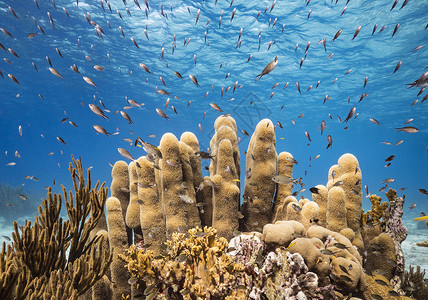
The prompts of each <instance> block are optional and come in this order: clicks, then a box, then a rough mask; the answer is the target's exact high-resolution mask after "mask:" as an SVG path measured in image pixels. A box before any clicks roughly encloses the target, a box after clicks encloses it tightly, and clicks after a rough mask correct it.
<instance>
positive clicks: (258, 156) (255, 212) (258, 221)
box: [243, 119, 277, 231]
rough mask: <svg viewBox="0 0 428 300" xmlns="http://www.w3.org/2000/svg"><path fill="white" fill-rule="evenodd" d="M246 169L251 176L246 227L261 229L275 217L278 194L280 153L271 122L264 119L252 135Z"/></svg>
mask: <svg viewBox="0 0 428 300" xmlns="http://www.w3.org/2000/svg"><path fill="white" fill-rule="evenodd" d="M246 165H247V169H251V177H250V178H246V179H245V190H244V194H245V198H244V205H243V209H244V216H245V226H244V227H245V228H244V229H245V230H248V231H254V230H258V231H260V230H261V228H263V226H264V225H266V224H267V223H269V222H270V221H271V219H272V217H271V209H272V199H273V196H274V193H275V182H274V181H272V178H273V177H275V176H276V170H277V154H276V139H275V131H274V126H273V124H272V121H271V120H269V119H264V120H261V121H260V122H259V123H258V124H257V126H256V129H255V130H254V133H253V135H252V136H251V139H250V143H249V145H248V150H247V159H246Z"/></svg>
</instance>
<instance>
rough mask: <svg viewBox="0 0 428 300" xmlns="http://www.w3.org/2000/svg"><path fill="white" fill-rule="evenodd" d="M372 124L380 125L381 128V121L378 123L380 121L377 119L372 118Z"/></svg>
mask: <svg viewBox="0 0 428 300" xmlns="http://www.w3.org/2000/svg"><path fill="white" fill-rule="evenodd" d="M370 122H372V123H373V124H376V125H379V126H380V123H379V121H378V120H376V119H373V118H370Z"/></svg>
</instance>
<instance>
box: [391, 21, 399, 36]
mask: <svg viewBox="0 0 428 300" xmlns="http://www.w3.org/2000/svg"><path fill="white" fill-rule="evenodd" d="M399 27H400V23H397V25H395V27H394V31H393V32H392V36H394V35H395V34H396V33H397V31H398V28H399Z"/></svg>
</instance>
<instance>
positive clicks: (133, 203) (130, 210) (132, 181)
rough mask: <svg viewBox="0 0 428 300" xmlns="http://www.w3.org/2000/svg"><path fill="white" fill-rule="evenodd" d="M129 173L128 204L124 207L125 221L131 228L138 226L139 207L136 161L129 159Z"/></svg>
mask: <svg viewBox="0 0 428 300" xmlns="http://www.w3.org/2000/svg"><path fill="white" fill-rule="evenodd" d="M128 173H129V204H128V207H127V208H126V215H125V222H126V225H127V226H128V227H130V228H132V229H136V228H137V227H140V207H139V205H138V199H139V198H138V174H137V166H136V163H135V162H133V161H131V162H130V163H129V166H128Z"/></svg>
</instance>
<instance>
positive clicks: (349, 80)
mask: <svg viewBox="0 0 428 300" xmlns="http://www.w3.org/2000/svg"><path fill="white" fill-rule="evenodd" d="M273 2H275V5H274V7H273V9H271V8H272V6H273ZM308 2H309V3H308ZM308 2H305V1H303V0H301V1H242V0H235V1H224V0H219V1H213V0H210V1H166V2H162V3H161V2H159V1H148V5H149V9H148V10H146V5H145V3H144V1H143V0H141V1H140V3H139V5H140V7H141V8H139V7H138V6H137V3H138V2H137V1H132V0H128V1H125V0H123V1H119V0H111V1H109V4H110V7H111V12H110V10H109V7H108V3H107V1H104V2H103V1H87V0H86V1H78V3H77V2H76V1H64V0H56V1H55V2H53V1H48V0H38V1H37V4H38V6H39V8H38V7H37V6H36V3H35V2H33V1H23V0H14V1H0V27H1V28H3V29H5V30H7V31H8V32H9V33H10V34H11V35H12V36H13V37H11V36H8V35H7V34H6V33H5V32H0V43H1V44H2V45H3V46H4V47H5V48H6V49H9V48H10V49H12V50H13V51H14V52H15V53H16V54H17V55H18V56H19V57H16V56H14V55H13V53H12V51H9V50H1V49H0V54H1V56H2V58H4V59H2V60H1V61H0V70H1V71H2V74H3V76H4V78H0V99H1V100H0V103H1V105H0V134H1V142H0V153H1V155H0V183H1V184H2V185H9V186H10V187H14V188H15V187H16V188H18V187H19V189H20V191H21V192H22V193H23V194H25V195H27V196H28V198H29V200H28V202H27V203H31V204H34V206H37V205H38V204H40V202H41V200H40V198H41V197H43V196H44V194H45V192H46V191H45V190H44V187H46V186H50V185H53V181H54V180H55V183H56V185H55V186H54V190H55V191H60V188H59V184H63V185H65V186H66V187H67V188H71V179H70V176H69V172H68V169H67V168H68V163H69V162H70V161H71V154H73V155H74V156H75V157H81V158H82V160H83V163H84V166H86V167H89V166H92V167H93V168H92V170H91V172H92V179H93V180H100V181H106V182H107V184H108V185H109V184H110V181H111V175H110V173H111V166H110V165H109V163H114V162H115V161H117V160H121V159H124V158H123V157H122V156H121V155H120V154H119V153H118V151H117V148H119V147H120V148H125V149H127V150H128V151H129V152H130V153H131V154H132V155H133V156H134V157H139V156H141V155H145V152H144V150H143V149H141V148H138V147H134V146H133V145H130V143H129V142H127V141H124V139H125V138H129V139H131V140H135V138H136V137H137V136H140V137H141V138H142V139H143V140H147V141H149V142H150V143H152V144H158V142H159V140H160V138H161V136H162V134H163V133H165V132H172V133H174V134H176V135H177V136H180V135H181V133H182V132H184V131H192V132H194V133H195V134H196V135H197V137H198V139H199V142H200V147H201V149H202V150H206V148H207V147H208V146H209V140H210V138H211V136H212V134H213V124H214V121H215V119H216V118H217V117H218V116H220V115H221V113H220V112H218V111H216V110H214V109H213V108H212V107H211V106H210V103H216V104H217V105H219V106H220V107H221V109H222V110H223V111H224V112H226V113H231V115H232V117H234V118H235V120H236V121H237V125H238V135H239V137H240V138H241V143H240V151H241V157H242V163H241V164H242V166H244V165H245V156H244V155H242V153H243V151H245V150H246V149H247V146H248V142H249V137H248V136H246V135H244V134H243V133H242V131H241V130H242V129H244V130H246V131H247V132H248V133H250V135H251V134H252V132H253V130H254V128H255V126H256V124H257V122H258V121H260V120H261V119H263V118H270V119H271V120H272V121H273V122H274V123H277V122H278V121H279V122H280V123H281V124H282V126H283V127H284V128H283V129H281V128H279V127H277V128H276V135H277V145H276V146H277V151H278V152H280V151H288V152H290V153H292V154H293V156H294V158H295V159H296V160H297V161H298V162H299V164H298V165H297V166H295V169H294V177H295V178H298V177H303V182H304V183H305V184H306V187H307V190H306V191H305V192H303V193H302V195H303V196H306V197H309V198H310V192H309V187H311V186H315V185H317V184H325V183H326V182H327V172H328V169H329V167H330V166H331V165H333V164H335V163H336V162H337V159H338V158H339V157H340V156H341V155H342V154H344V153H347V152H350V153H353V154H354V155H355V156H356V157H357V158H358V160H359V162H360V167H361V170H362V172H363V185H367V186H368V190H369V192H370V193H372V194H378V195H382V196H384V192H379V189H381V188H382V187H383V186H384V184H383V183H382V181H384V180H385V179H387V178H393V179H394V181H393V182H392V183H390V184H389V185H388V187H392V188H395V189H397V190H398V189H400V188H406V189H405V190H402V191H400V192H399V195H402V194H405V195H406V211H405V216H404V217H405V218H406V219H412V218H415V217H418V216H419V214H420V213H421V212H426V213H428V196H427V195H424V194H422V193H421V192H419V189H426V190H428V180H427V175H428V172H427V169H428V149H427V145H428V115H427V111H428V110H427V108H426V106H427V105H428V104H427V103H428V102H423V99H424V97H426V95H427V91H424V92H422V93H421V94H420V95H419V96H417V94H418V92H419V91H420V88H410V89H408V88H407V86H406V85H405V84H408V83H411V82H413V81H415V80H417V79H418V78H420V77H421V75H422V74H423V73H424V72H426V71H427V69H426V68H427V66H428V29H427V19H426V12H427V11H428V2H426V1H417V0H410V1H409V2H408V4H407V5H405V6H404V7H403V8H401V9H400V7H401V6H402V5H403V1H401V0H400V1H398V4H397V6H396V7H395V8H394V9H392V10H391V7H392V5H393V3H394V1H392V0H389V1H384V0H382V1H356V0H351V1H349V2H346V1H343V0H339V1H337V2H336V1H315V0H313V1H308ZM9 6H10V7H12V8H13V11H14V12H15V13H16V17H15V16H14V15H13V14H12V11H11V10H10V8H9ZM103 7H104V9H103ZM345 7H346V10H345V12H344V13H343V15H341V13H342V11H343V10H344V8H345ZM64 9H65V10H66V11H67V13H68V14H69V17H68V16H67V14H66V12H65V10H64ZM199 10H200V16H199V20H198V21H197V23H196V17H197V13H198V11H199ZM233 11H235V15H234V18H233V20H232V18H231V17H232V13H233ZM258 12H260V14H259V16H258ZM309 12H310V15H309ZM119 13H120V15H119ZM49 15H50V16H51V17H52V22H51V21H50V18H49ZM85 15H86V16H85ZM220 17H221V24H220V22H219V20H220ZM88 21H92V24H91V23H90V22H88ZM52 23H53V24H52ZM274 23H275V25H274ZM97 24H98V25H99V26H100V27H101V28H102V30H103V32H104V34H102V38H101V37H99V36H97V32H96V30H95V29H96V25H97ZM375 24H377V28H376V30H375V32H374V33H373V34H372V31H373V28H374V26H375ZM397 24H399V26H398V30H397V31H396V33H395V34H394V35H393V31H394V28H396V27H397ZM37 25H38V26H40V28H41V29H42V30H43V31H44V33H42V32H41V29H40V28H38V27H37ZM119 26H120V27H121V28H122V31H123V35H122V33H121V31H120V29H119ZM359 26H361V30H360V32H359V34H358V35H357V36H356V37H355V38H354V39H352V38H353V36H354V34H355V32H356V30H357V28H358V27H359ZM384 26H386V27H385V28H384V30H383V31H382V32H380V30H381V29H382V28H383V27H384ZM98 28H99V27H98ZM241 29H242V35H241V37H240V39H239V37H238V36H239V33H240V30H241ZM339 30H342V32H341V34H340V36H339V37H338V38H337V39H336V40H334V41H332V40H333V37H334V36H335V34H336V33H337V32H338V31H339ZM145 32H146V33H147V37H146V35H145ZM31 33H36V35H35V36H33V37H31V36H32V35H30V37H28V35H29V34H31ZM205 33H206V39H205ZM131 38H133V39H134V40H135V42H136V43H137V45H138V47H137V46H136V45H135V44H134V43H133V41H132V39H131ZM324 38H325V39H326V44H325V48H326V49H324V45H323V42H322V41H323V39H324ZM238 41H240V45H238ZM309 42H310V44H308V43H309ZM320 42H321V43H320ZM417 47H419V48H418V49H417V50H414V49H415V48H417ZM56 48H57V49H59V51H60V53H61V55H62V56H60V55H59V53H58V52H57V50H56ZM307 48H308V49H307ZM162 49H164V55H163V57H162ZM173 49H174V50H173ZM306 49H307V51H306V54H305V50H306ZM250 55H252V57H251V59H250V60H249V61H248V58H249V56H250ZM331 55H332V56H331ZM275 56H278V65H277V67H276V68H275V69H274V70H273V71H272V72H271V73H270V74H268V75H266V76H263V77H262V78H261V80H260V81H256V80H255V79H256V76H257V75H258V74H260V73H261V71H262V70H263V69H264V67H265V66H266V65H267V64H268V63H269V62H271V61H273V60H274V58H275ZM329 56H331V57H330V58H329ZM47 57H48V58H49V60H50V61H51V63H52V68H54V69H55V70H56V71H57V72H58V73H59V74H60V75H61V76H62V78H59V77H58V76H55V75H54V74H53V73H51V72H50V71H49V67H51V66H50V65H49V63H48V61H47ZM195 58H196V60H195ZM302 58H304V60H303V64H302V66H301V67H300V63H301V59H302ZM7 60H8V61H9V62H8V61H7ZM400 61H401V62H402V65H401V67H400V68H399V69H398V70H397V71H396V72H395V73H394V69H395V68H396V65H397V63H399V62H400ZM32 63H34V64H35V65H36V67H37V70H36V69H35V68H34V67H33V65H32ZM140 63H143V64H145V65H146V66H147V67H148V68H149V70H150V72H151V74H148V73H147V72H145V71H144V70H143V69H142V68H141V67H140V66H139V64H140ZM74 64H75V65H76V66H77V67H78V69H79V71H80V74H78V73H76V72H74V71H73V70H71V69H70V66H72V65H74ZM95 65H99V66H101V67H102V68H103V71H98V70H96V69H94V66H95ZM349 70H350V72H349V73H347V71H349ZM174 72H179V73H180V74H181V75H182V76H183V79H180V78H178V77H177V76H176V75H175V74H174ZM346 73H347V74H346ZM8 74H12V75H14V76H15V78H16V79H17V80H18V81H19V84H17V83H15V82H14V81H13V80H11V79H10V78H9V77H8ZM189 75H194V76H195V77H196V78H197V80H198V82H199V85H200V86H199V87H198V86H196V85H195V84H194V83H193V82H192V81H191V80H190V78H189ZM83 76H85V77H89V78H90V79H91V80H92V81H93V82H94V84H95V85H96V87H94V86H91V85H89V84H88V83H86V82H85V81H84V79H83ZM366 76H367V77H368V81H367V85H366V86H365V87H364V81H365V78H366ZM160 77H162V78H163V79H164V82H165V85H166V86H164V85H163V83H162V82H161V80H160ZM235 82H238V83H237V85H238V86H241V85H242V87H239V88H237V89H236V90H235V91H234V92H232V91H233V87H234V84H235ZM296 82H299V85H300V90H301V92H299V91H298V90H297V88H296ZM317 82H319V86H318V87H316V86H317ZM287 83H288V86H286V87H285V85H286V84H287ZM275 84H277V86H276V87H273V86H274V85H275ZM310 86H312V88H311V89H310V90H308V88H309V87H310ZM222 87H223V88H224V90H226V89H227V87H230V89H229V90H228V91H227V92H226V91H225V92H224V94H223V96H222V94H221V88H222ZM156 89H163V90H165V91H167V92H168V93H170V95H161V94H160V93H158V92H157V90H156ZM207 93H208V94H207ZM272 93H273V94H272ZM363 93H365V94H367V96H366V97H363V99H362V100H361V101H360V97H361V95H363ZM206 94H207V95H206ZM330 97H331V98H330ZM127 98H128V99H132V100H135V101H137V102H138V103H144V105H143V106H141V107H140V108H138V107H132V108H131V109H127V107H126V106H130V104H129V103H128V102H127V100H126V99H127ZM326 98H327V99H328V100H326V101H325V103H324V100H325V99H326ZM167 99H170V100H169V101H170V102H169V105H168V107H165V106H166V105H165V103H166V101H167ZM415 100H418V101H417V103H414V102H415ZM100 101H102V104H101V102H100ZM88 104H96V105H98V106H99V107H100V108H102V109H104V110H105V114H106V116H107V117H108V120H104V119H103V118H101V117H100V116H97V115H95V114H94V113H93V112H92V111H91V110H90V109H89V107H88ZM412 104H413V105H412ZM103 105H105V107H103ZM172 106H174V107H175V109H176V111H177V114H176V113H174V111H173V110H172V108H171V107H172ZM353 107H356V113H355V115H354V116H353V117H352V118H351V119H350V120H349V121H348V122H347V123H344V122H343V121H344V120H345V118H346V116H347V115H348V113H349V111H350V110H351V108H353ZM156 108H160V109H162V110H163V111H164V112H165V113H166V115H167V116H168V117H169V118H170V120H166V119H164V118H161V117H160V116H159V115H158V114H157V113H156ZM119 111H125V112H127V114H128V115H129V116H130V117H131V119H132V121H133V122H134V124H129V123H128V121H127V120H125V119H124V118H123V117H122V116H121V114H120V113H119ZM357 114H358V115H357ZM204 116H205V117H204ZM299 116H300V117H299ZM355 116H357V117H356V118H354V117H355ZM65 118H68V119H65ZM339 118H340V119H341V121H339ZM64 119H65V120H64ZM370 119H375V120H377V121H378V122H379V123H380V125H377V124H374V123H373V122H372V121H370ZM409 119H413V121H411V122H410V123H408V124H406V125H405V124H404V123H405V122H406V121H407V120H409ZM323 120H324V121H325V122H326V129H325V131H324V133H323V134H322V135H321V132H320V124H321V121H323ZM62 121H63V122H62ZM69 121H72V122H74V123H75V124H76V125H77V126H78V127H75V126H72V124H70V122H69ZM373 121H374V120H373ZM294 123H295V124H294ZM199 124H200V126H199ZM93 125H100V126H102V127H103V128H105V129H106V130H107V131H108V132H109V133H115V132H117V134H116V135H113V136H109V137H107V136H105V135H102V134H97V133H96V132H95V131H94V129H93ZM19 126H21V127H22V137H21V136H20V133H19V129H18V128H19ZM403 126H414V127H416V128H418V129H419V131H418V132H417V133H406V132H401V131H396V128H400V127H403ZM200 127H201V128H202V130H200ZM305 131H307V132H308V133H309V134H310V137H311V142H309V141H308V139H307V137H306V136H305ZM328 135H331V137H332V140H333V144H332V147H331V148H329V149H326V147H327V145H328V142H327V136H328ZM153 136H155V137H153ZM57 137H60V138H62V139H63V140H64V141H65V143H66V144H62V143H60V142H59V141H58V139H57ZM401 140H403V142H402V143H401V144H399V145H395V144H396V143H397V142H399V141H401ZM382 142H389V143H391V144H390V145H387V144H385V143H382ZM16 151H17V153H16ZM6 152H7V153H6ZM317 155H319V158H317V159H315V158H316V157H317ZM391 155H394V156H395V158H394V159H393V160H392V161H391V165H390V166H388V167H385V165H386V164H387V162H385V160H386V159H387V158H388V157H389V156H391ZM310 159H311V161H310ZM11 162H13V163H16V164H15V165H13V166H11V165H8V164H9V163H11ZM241 169H242V170H244V171H245V169H244V168H241ZM204 172H205V173H204V174H207V173H208V172H207V171H204ZM26 176H27V178H28V177H29V179H25V177H26ZM31 176H34V177H36V178H37V179H38V181H36V180H34V177H31ZM384 199H385V200H386V198H385V197H384ZM23 201H25V200H23V199H21V198H19V197H18V196H17V195H16V196H14V197H13V198H11V199H8V204H11V205H10V206H6V205H4V203H2V205H3V207H1V209H0V218H2V217H3V218H4V219H6V218H7V219H10V218H11V217H12V218H16V219H18V218H22V217H27V218H32V215H33V214H28V212H26V213H25V214H24V213H20V211H17V210H15V209H14V207H22V206H23V204H22V202H23ZM27 203H26V204H25V206H27V205H30V204H27ZM413 203H416V207H415V208H414V209H412V210H409V209H408V207H409V206H410V205H411V204H413ZM30 206H31V205H30ZM363 206H364V207H363V208H364V209H370V208H371V205H370V202H369V200H368V198H364V204H363ZM1 225H2V226H6V225H5V223H1ZM425 235H426V233H423V232H421V241H422V240H423V238H424V237H425Z"/></svg>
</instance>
